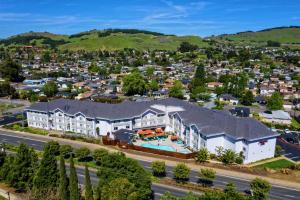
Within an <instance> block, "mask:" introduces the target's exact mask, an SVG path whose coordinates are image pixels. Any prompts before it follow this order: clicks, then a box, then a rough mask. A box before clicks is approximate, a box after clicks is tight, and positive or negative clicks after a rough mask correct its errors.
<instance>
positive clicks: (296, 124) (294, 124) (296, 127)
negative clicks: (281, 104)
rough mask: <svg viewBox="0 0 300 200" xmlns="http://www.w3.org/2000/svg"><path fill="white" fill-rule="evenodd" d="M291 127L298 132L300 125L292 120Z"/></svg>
mask: <svg viewBox="0 0 300 200" xmlns="http://www.w3.org/2000/svg"><path fill="white" fill-rule="evenodd" d="M291 126H292V127H293V128H295V129H298V130H300V123H299V122H298V121H297V120H296V119H295V118H293V119H292V123H291Z"/></svg>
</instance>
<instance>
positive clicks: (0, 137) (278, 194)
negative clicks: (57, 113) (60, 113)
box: [0, 131, 300, 200]
mask: <svg viewBox="0 0 300 200" xmlns="http://www.w3.org/2000/svg"><path fill="white" fill-rule="evenodd" d="M0 141H1V142H4V143H7V144H12V145H19V144H20V143H21V142H23V143H26V144H28V145H29V146H31V147H33V148H35V149H36V150H42V149H43V146H44V144H45V141H42V140H35V139H31V138H29V137H24V136H17V135H13V134H10V133H9V132H4V131H1V132H0ZM139 162H140V163H141V165H142V166H143V167H144V168H146V169H148V170H150V169H151V163H150V162H145V161H139ZM172 170H173V167H171V166H167V169H166V171H167V176H168V177H173V175H172ZM79 177H80V175H79ZM189 181H190V182H193V183H197V182H198V172H197V171H193V170H192V171H191V173H190V179H189ZM229 182H232V183H235V184H236V186H237V189H238V190H239V191H241V192H242V191H244V190H248V189H249V182H250V181H249V180H246V179H241V178H236V177H231V176H223V175H222V176H221V175H217V176H216V179H215V181H214V186H215V187H221V188H224V187H225V185H226V184H227V183H229ZM153 190H154V192H155V193H157V194H156V196H158V195H159V194H161V192H162V191H170V189H169V188H168V189H166V188H162V186H158V185H154V186H153ZM173 190H174V191H171V192H173V193H174V194H176V195H183V194H184V193H185V192H183V191H178V190H177V189H176V188H174V189H173ZM299 196H300V190H297V189H292V188H286V187H282V186H277V185H273V187H272V189H271V192H270V195H269V197H270V198H272V199H281V200H284V199H298V197H299Z"/></svg>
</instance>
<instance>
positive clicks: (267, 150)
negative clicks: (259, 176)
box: [244, 138, 276, 163]
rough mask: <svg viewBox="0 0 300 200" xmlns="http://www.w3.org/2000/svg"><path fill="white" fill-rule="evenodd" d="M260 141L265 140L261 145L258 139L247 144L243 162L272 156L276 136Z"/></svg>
mask: <svg viewBox="0 0 300 200" xmlns="http://www.w3.org/2000/svg"><path fill="white" fill-rule="evenodd" d="M261 141H266V143H265V144H264V145H262V144H260V142H259V141H258V142H253V143H249V144H248V152H247V158H246V159H245V161H244V163H251V162H255V161H258V160H262V159H266V158H272V157H274V154H275V147H276V138H272V139H268V140H261Z"/></svg>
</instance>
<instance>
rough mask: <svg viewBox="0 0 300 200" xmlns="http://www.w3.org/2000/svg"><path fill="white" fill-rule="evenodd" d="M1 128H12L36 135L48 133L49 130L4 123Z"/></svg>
mask: <svg viewBox="0 0 300 200" xmlns="http://www.w3.org/2000/svg"><path fill="white" fill-rule="evenodd" d="M3 128H6V129H9V130H13V131H20V132H27V133H32V134H37V135H48V134H49V132H48V131H46V130H42V129H37V128H31V127H22V126H21V125H20V124H13V125H5V126H3Z"/></svg>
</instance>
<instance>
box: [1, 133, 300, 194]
mask: <svg viewBox="0 0 300 200" xmlns="http://www.w3.org/2000/svg"><path fill="white" fill-rule="evenodd" d="M0 131H3V132H4V133H6V134H9V135H19V136H22V137H24V138H28V139H33V140H37V141H42V142H45V141H51V140H55V141H58V142H59V143H61V144H69V145H72V146H73V147H74V148H80V147H88V148H89V149H90V150H92V151H93V150H95V149H99V148H103V149H107V150H109V151H111V152H117V151H122V152H124V154H125V155H126V156H127V157H129V158H133V159H136V160H140V161H146V162H152V161H157V160H160V161H164V162H165V163H166V165H168V166H175V165H177V164H178V163H179V162H181V163H185V164H186V165H188V166H189V167H190V168H191V169H192V170H195V171H199V170H200V169H201V168H205V166H201V165H198V164H196V163H195V162H194V161H192V160H183V159H176V158H171V157H166V156H159V155H154V154H152V155H151V154H147V155H146V154H145V153H141V152H137V151H131V150H123V149H118V148H117V147H114V146H105V145H99V144H91V143H86V142H81V141H74V140H68V139H63V138H56V137H50V136H42V135H35V134H30V133H23V132H17V131H10V130H7V129H3V128H0ZM210 168H213V167H210ZM213 169H214V170H215V171H216V172H217V174H219V175H221V176H225V177H230V178H234V179H238V180H247V181H249V180H252V179H254V178H256V177H259V176H258V175H253V174H248V173H243V172H238V171H233V170H226V169H219V168H213ZM261 178H264V179H265V180H267V181H269V182H270V183H272V184H274V185H277V186H280V187H283V188H294V189H297V190H299V189H300V184H299V183H296V182H292V181H287V180H280V179H276V178H270V177H265V176H262V177H261Z"/></svg>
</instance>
